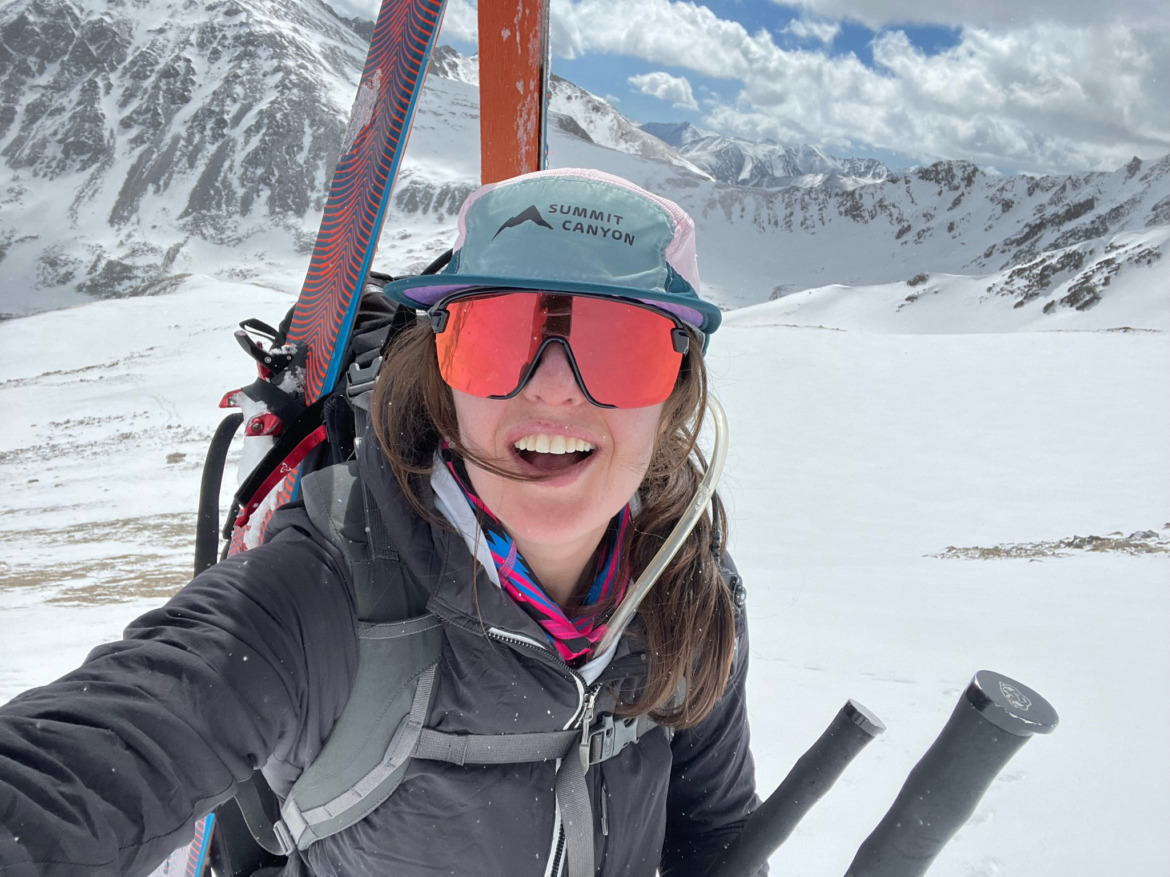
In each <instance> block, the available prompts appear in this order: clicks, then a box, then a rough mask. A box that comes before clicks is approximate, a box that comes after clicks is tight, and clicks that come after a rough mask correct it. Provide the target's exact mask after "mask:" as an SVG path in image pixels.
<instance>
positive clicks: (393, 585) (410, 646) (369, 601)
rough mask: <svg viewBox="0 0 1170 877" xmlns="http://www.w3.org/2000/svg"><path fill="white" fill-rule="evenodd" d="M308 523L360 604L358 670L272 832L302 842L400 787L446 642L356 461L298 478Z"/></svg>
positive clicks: (302, 845)
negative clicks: (329, 547)
mask: <svg viewBox="0 0 1170 877" xmlns="http://www.w3.org/2000/svg"><path fill="white" fill-rule="evenodd" d="M301 485H302V497H303V499H304V503H305V509H306V511H307V513H308V515H309V518H310V520H311V521H312V522H313V524H314V526H315V527H317V529H318V530H320V532H321V533H322V534H323V535H324V536H325V537H326V538H327V539H329V541H330V542H332V543H333V544H334V545H335V546H337V547H338V548H339V549H340V550H341V551H342V553H343V554H344V556H345V559H346V563H347V565H348V566H349V570H350V574H351V577H352V579H353V586H354V590H355V595H356V599H357V606H358V619H359V620H358V669H357V674H356V676H355V678H354V681H353V686H352V688H351V689H350V695H349V700H348V701H347V703H346V706H345V708H344V710H343V711H342V713H341V716H340V717H339V718H338V720H337V722H336V723H335V724H334V726H333V730H332V731H331V732H330V734H329V737H328V739H327V740H326V741H325V745H324V747H323V748H322V750H321V752H320V753H319V754H318V755H317V757H316V759H314V761H313V762H312V763H311V764H310V765H309V766H308V767H307V768H306V769H305V771H304V773H302V774H301V776H300V778H299V779H297V781H296V783H294V784H293V787H292V789H291V790H290V792H289V794H288V796H287V797H286V799H285V801H284V803H283V805H282V807H281V816H282V818H281V820H280V822H278V823H277V826H276V831H277V833H278V834H279V835H282V844H283V845H284V846H286V847H288V850H287V852H291V851H292V849H293V848H299V849H302V850H303V849H307V848H308V847H309V846H310V845H311V844H312V843H314V842H315V841H317V840H320V839H321V838H323V837H328V836H329V835H331V834H335V833H336V832H338V831H341V830H342V829H344V828H347V827H349V826H350V825H353V824H355V823H356V822H358V821H360V820H361V819H363V818H364V817H365V816H366V815H368V814H369V813H370V811H372V810H373V809H374V808H375V807H377V806H378V805H379V804H381V803H382V802H383V801H385V800H386V798H388V797H389V796H390V795H391V794H392V793H393V791H394V790H395V789H396V788H397V787H398V784H399V783H400V782H401V780H402V776H403V774H404V773H405V771H406V763H407V760H408V758H409V756H410V754H411V752H412V751H413V750H414V747H415V744H416V743H417V741H418V737H419V734H420V732H421V730H422V724H423V721H424V720H425V718H426V713H427V708H428V706H429V705H430V696H431V683H432V680H433V678H434V671H435V665H436V664H437V663H438V659H439V652H440V649H441V645H442V631H441V623H440V622H439V620H438V619H437V618H435V617H434V616H432V615H429V614H427V613H426V610H425V606H426V597H427V594H426V591H425V589H423V588H422V586H421V585H420V584H419V583H418V582H417V581H416V580H415V579H414V578H413V576H411V575H410V573H409V572H408V571H407V570H406V568H405V566H404V565H403V564H402V563H401V561H400V559H399V556H398V553H397V552H396V551H395V550H394V549H393V548H392V546H390V545H389V544H388V538H387V536H386V533H385V528H384V527H382V526H381V524H380V521H379V520H378V519H377V516H376V515H371V514H370V513H369V512H370V510H371V509H372V508H373V503H372V500H371V499H370V497H369V495H368V491H367V490H366V489H365V487H364V485H363V484H362V483H361V479H360V478H359V477H358V473H357V467H356V464H355V463H353V462H352V461H351V462H349V463H342V464H336V465H333V466H327V467H325V468H323V469H319V470H317V471H316V472H313V473H311V474H309V475H306V476H305V477H304V478H303V479H302V482H301Z"/></svg>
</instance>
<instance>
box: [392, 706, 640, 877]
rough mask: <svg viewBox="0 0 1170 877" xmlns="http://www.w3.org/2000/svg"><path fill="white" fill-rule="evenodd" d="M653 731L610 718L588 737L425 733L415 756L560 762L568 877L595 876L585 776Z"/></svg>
mask: <svg viewBox="0 0 1170 877" xmlns="http://www.w3.org/2000/svg"><path fill="white" fill-rule="evenodd" d="M654 727H656V725H655V724H654V722H653V721H651V720H650V719H649V718H648V717H647V716H639V717H638V718H636V719H620V718H615V717H614V716H613V715H612V714H610V713H605V714H603V715H601V716H600V717H599V718H598V719H597V721H595V722H594V723H593V724H592V725H591V726H590V727H589V728H588V729H587V730H586V731H585V732H584V733H583V732H582V731H581V730H580V729H573V728H570V729H568V730H565V731H542V732H535V733H527V734H448V733H445V732H443V731H435V730H433V729H430V728H423V729H422V731H421V732H420V734H419V738H418V743H417V745H416V746H415V749H414V752H413V753H412V755H413V757H414V758H425V759H429V760H431V761H443V762H446V763H448V764H457V765H465V764H520V763H526V762H534V761H554V760H557V759H559V760H560V762H561V763H560V766H559V767H558V768H557V780H556V796H557V806H558V807H559V808H560V812H561V824H562V826H563V827H564V831H565V847H566V850H567V852H568V865H569V877H592V875H593V874H594V867H593V807H592V805H591V804H590V802H589V787H588V786H587V785H586V783H585V773H586V771H588V770H589V767H590V766H591V765H594V764H601V763H602V762H603V761H608V760H609V759H611V758H613V757H615V756H616V755H618V754H620V753H621V751H622V750H623V749H625V748H626V747H627V746H628V745H630V744H631V743H636V742H637V741H638V739H639V738H640V737H642V736H643V735H644V734H646V733H647V732H648V731H650V730H651V729H652V728H654ZM574 755H576V756H577V757H575V758H574V757H573V756H574Z"/></svg>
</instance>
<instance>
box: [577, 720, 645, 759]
mask: <svg viewBox="0 0 1170 877" xmlns="http://www.w3.org/2000/svg"><path fill="white" fill-rule="evenodd" d="M637 740H638V720H637V719H615V718H614V716H613V714H612V713H604V714H602V715H601V716H600V717H598V719H597V721H596V722H594V723H593V727H592V728H590V729H589V736H588V738H587V739H586V740H583V741H582V743H581V750H582V752H581V760H582V761H583V762H585V761H586V759H587V763H588V764H589V765H594V764H601V762H603V761H609V759H611V758H613V757H614V756H615V755H617V754H619V753H620V752H621V751H622V750H623V749H625V748H626V747H627V746H629V745H630V744H631V743H635V742H637Z"/></svg>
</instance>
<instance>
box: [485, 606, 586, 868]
mask: <svg viewBox="0 0 1170 877" xmlns="http://www.w3.org/2000/svg"><path fill="white" fill-rule="evenodd" d="M487 635H488V638H489V639H494V640H497V641H499V642H503V643H508V644H509V645H511V646H513V647H517V648H523V649H525V650H526V651H533V652H537V653H538V654H540V655H541V657H542V658H544V659H545V660H547V661H548V662H549V663H553V664H556V665H557V666H558V667H560V668H561V669H562V670H564V671H565V672H566V674H567V675H568V676H569V677H570V678H571V679H572V680H573V682H574V683H576V685H577V698H578V703H577V710H576V711H575V712H574V714H573V718H572V719H570V720H569V723H568V724H567V725H565V727H564V728H563V729H562V730H565V731H567V730H569V729H570V728H572V727H574V726H575V725H576V724H577V723H578V722H580V723H581V743H582V745H583V746H587V745H588V742H589V726H590V725H592V724H593V712H594V709H595V708H596V706H597V695H598V693H599V692H600V691H601V683H600V682H595V683H594V684H593V685H587V684H586V683H585V678H584V677H583V676H582V675H581V674H580V673H578V672H577V671H576V670H574V669H573V668H572V667H570V666H569V665H568V664H566V663H565V662H564V661H563V660H561V658H560V656H559V655H557V654H555V653H553V652H552V651H551V650H550V649H548V648H547V647H546V646H545V645H544V644H543V643H540V642H537V641H536V640H533V639H529V638H528V637H525V636H520V635H519V634H515V633H508V632H507V631H503V630H500V629H499V628H496V627H490V628H488V630H487ZM585 751H586V752H587V751H588V749H586V750H585ZM568 757H569V758H572V757H573V753H569V755H568ZM585 767H586V768H588V765H585ZM557 769H558V770H560V763H559V762H558V763H557ZM553 824H554V826H555V827H554V829H553V831H554V832H555V834H556V838H555V840H554V841H553V845H552V857H551V858H550V860H549V868H548V870H547V871H546V872H545V873H546V874H548V875H550V877H559V875H560V873H561V869H562V868H563V867H564V856H565V828H564V826H563V825H562V824H561V820H560V818H559V816H558V818H556V819H554V820H553Z"/></svg>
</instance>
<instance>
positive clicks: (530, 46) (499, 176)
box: [478, 0, 549, 184]
mask: <svg viewBox="0 0 1170 877" xmlns="http://www.w3.org/2000/svg"><path fill="white" fill-rule="evenodd" d="M478 15H479V139H480V177H481V179H482V181H483V182H484V183H485V184H487V183H494V182H498V181H499V180H506V179H508V178H509V177H514V176H516V175H518V174H523V173H529V172H531V171H536V170H540V169H541V168H543V167H544V166H545V161H546V158H547V155H548V144H547V139H546V137H547V129H548V122H547V120H548V79H549V41H548V22H549V0H480V3H479V10H478Z"/></svg>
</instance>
